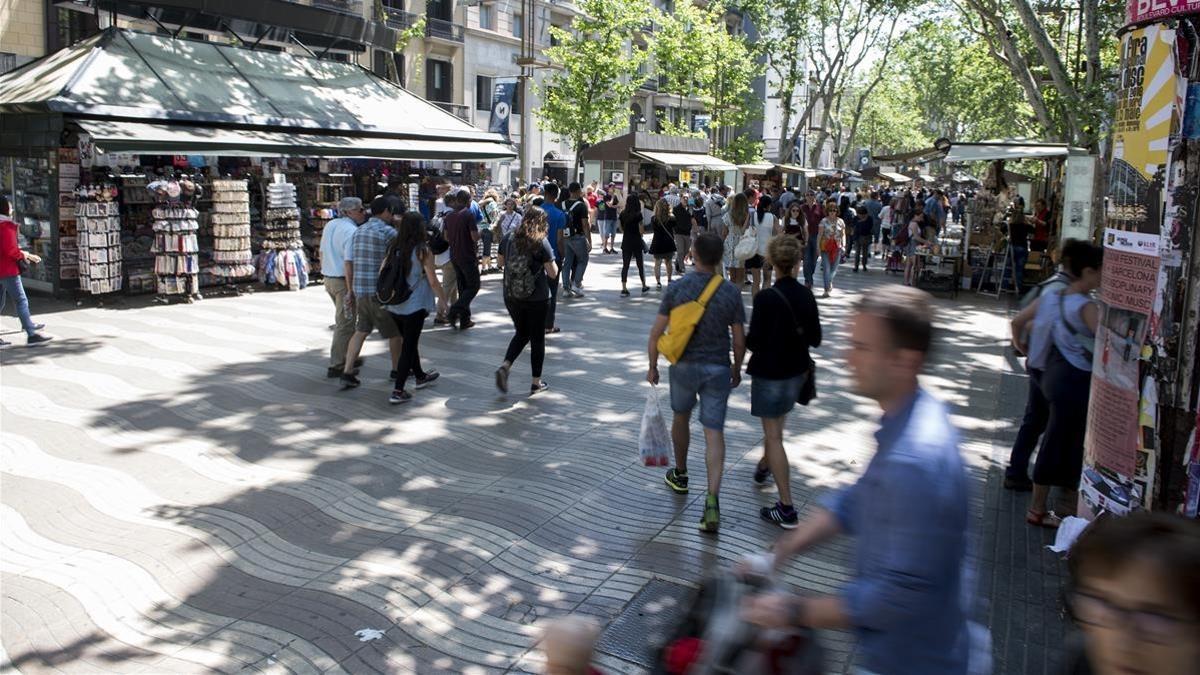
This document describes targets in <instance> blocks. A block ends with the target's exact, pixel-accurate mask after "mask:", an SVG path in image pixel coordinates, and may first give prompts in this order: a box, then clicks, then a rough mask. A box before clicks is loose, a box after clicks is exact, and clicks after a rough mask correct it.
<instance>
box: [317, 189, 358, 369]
mask: <svg viewBox="0 0 1200 675" xmlns="http://www.w3.org/2000/svg"><path fill="white" fill-rule="evenodd" d="M338 213H339V214H341V215H340V216H339V217H337V218H334V219H333V220H331V221H329V222H328V223H325V228H324V229H323V230H321V276H323V277H325V292H326V293H328V294H329V299H330V300H333V311H334V313H335V316H334V327H333V344H331V345H330V346H329V369H328V370H326V371H325V376H326V377H339V376H340V375H341V374H342V371H343V370H344V366H345V365H346V346H347V344H349V342H350V336H351V335H354V315H353V314H352V313H350V312H348V311H346V293H347V292H348V291H349V290H350V289H349V287H347V286H346V256H347V255H352V252H351V250H350V245H351V243H352V242H353V240H354V231H355V230H357V229H358V226H359V225H362V224H363V223H364V222H366V220H367V211H366V209H364V208H363V203H362V200H361V199H359V198H358V197H344V198H342V201H341V202H339V203H338ZM355 365H356V364H355ZM353 369H354V365H352V366H351V372H353Z"/></svg>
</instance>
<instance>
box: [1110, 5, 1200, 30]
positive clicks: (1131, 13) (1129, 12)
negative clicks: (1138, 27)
mask: <svg viewBox="0 0 1200 675" xmlns="http://www.w3.org/2000/svg"><path fill="white" fill-rule="evenodd" d="M1196 13H1200V0H1129V2H1128V3H1126V5H1125V25H1127V26H1128V25H1131V24H1135V23H1142V22H1144V21H1163V20H1165V19H1168V18H1170V17H1173V16H1182V15H1184V14H1196Z"/></svg>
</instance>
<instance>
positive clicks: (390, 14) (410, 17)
mask: <svg viewBox="0 0 1200 675" xmlns="http://www.w3.org/2000/svg"><path fill="white" fill-rule="evenodd" d="M383 13H384V15H385V16H386V20H387V25H388V28H395V29H396V30H404V29H405V28H409V27H411V26H412V25H413V24H414V23H416V22H417V19H419V18H421V16H420V15H419V14H413V13H412V12H406V11H404V10H401V9H392V8H391V7H384V8H383Z"/></svg>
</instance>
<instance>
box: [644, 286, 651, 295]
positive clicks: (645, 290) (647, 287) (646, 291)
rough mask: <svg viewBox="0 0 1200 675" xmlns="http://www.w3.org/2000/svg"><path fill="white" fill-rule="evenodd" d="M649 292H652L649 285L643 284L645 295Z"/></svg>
mask: <svg viewBox="0 0 1200 675" xmlns="http://www.w3.org/2000/svg"><path fill="white" fill-rule="evenodd" d="M649 292H650V287H649V286H642V295H645V294H647V293H649Z"/></svg>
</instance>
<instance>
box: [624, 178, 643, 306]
mask: <svg viewBox="0 0 1200 675" xmlns="http://www.w3.org/2000/svg"><path fill="white" fill-rule="evenodd" d="M620 221H621V296H622V297H626V298H627V297H629V286H628V280H629V262H630V261H631V260H637V269H638V276H639V277H640V278H641V280H642V293H643V294H645V293H647V292H649V291H650V287H649V286H647V285H646V266H645V262H643V260H642V254H643V253H644V252H645V251H646V240H645V239H643V231H642V200H641V199H639V198H638V197H637V195H630V196H629V199H626V200H625V208H624V209H623V210H622V211H621V216H620Z"/></svg>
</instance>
